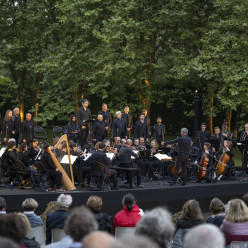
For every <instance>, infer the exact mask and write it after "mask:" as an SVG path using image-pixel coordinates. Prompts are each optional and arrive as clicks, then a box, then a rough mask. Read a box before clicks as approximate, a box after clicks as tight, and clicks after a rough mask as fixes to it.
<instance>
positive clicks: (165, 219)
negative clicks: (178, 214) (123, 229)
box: [135, 207, 175, 247]
mask: <svg viewBox="0 0 248 248" xmlns="http://www.w3.org/2000/svg"><path fill="white" fill-rule="evenodd" d="M174 232H175V226H174V224H173V223H172V220H171V215H170V213H169V212H168V211H167V210H166V209H164V208H161V207H158V208H154V209H153V210H151V211H148V212H146V213H145V215H144V216H143V217H142V219H141V220H140V221H139V222H138V223H137V225H136V230H135V234H138V235H144V236H146V237H149V238H150V239H151V240H153V241H154V242H155V243H157V244H158V245H159V246H160V247H167V245H168V243H169V242H170V241H171V240H172V239H173V235H174Z"/></svg>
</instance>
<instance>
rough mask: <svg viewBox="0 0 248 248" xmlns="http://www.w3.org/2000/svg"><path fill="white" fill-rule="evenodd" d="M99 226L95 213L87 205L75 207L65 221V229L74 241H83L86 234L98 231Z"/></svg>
mask: <svg viewBox="0 0 248 248" xmlns="http://www.w3.org/2000/svg"><path fill="white" fill-rule="evenodd" d="M97 228H98V224H97V222H96V219H95V217H94V215H93V214H92V213H91V212H90V211H89V210H88V209H87V208H85V207H78V208H74V209H73V210H72V211H71V212H70V213H69V215H68V217H67V219H66V222H65V229H66V231H67V232H68V234H69V235H70V237H71V238H72V239H73V241H74V242H81V240H82V239H83V238H84V237H85V236H86V235H88V234H89V233H91V232H94V231H96V230H97Z"/></svg>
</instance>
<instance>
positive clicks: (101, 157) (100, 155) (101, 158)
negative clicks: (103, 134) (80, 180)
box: [90, 143, 117, 189]
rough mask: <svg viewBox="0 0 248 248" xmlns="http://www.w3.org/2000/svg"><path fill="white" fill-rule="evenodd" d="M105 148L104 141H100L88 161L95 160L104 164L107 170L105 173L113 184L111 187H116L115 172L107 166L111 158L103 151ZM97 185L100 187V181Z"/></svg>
mask: <svg viewBox="0 0 248 248" xmlns="http://www.w3.org/2000/svg"><path fill="white" fill-rule="evenodd" d="M105 148H106V147H105V145H104V143H100V144H99V146H98V150H97V151H96V152H95V153H93V154H92V155H91V157H90V161H91V162H93V161H96V162H99V163H101V164H103V165H104V166H105V168H106V170H107V174H108V176H109V178H110V179H111V180H112V182H113V186H114V187H113V188H114V189H117V172H116V171H115V170H112V169H109V166H110V165H111V160H110V159H109V158H108V157H107V156H106V154H105V153H104V151H105ZM97 186H98V187H100V188H101V186H102V181H101V182H100V183H99V184H98V185H97Z"/></svg>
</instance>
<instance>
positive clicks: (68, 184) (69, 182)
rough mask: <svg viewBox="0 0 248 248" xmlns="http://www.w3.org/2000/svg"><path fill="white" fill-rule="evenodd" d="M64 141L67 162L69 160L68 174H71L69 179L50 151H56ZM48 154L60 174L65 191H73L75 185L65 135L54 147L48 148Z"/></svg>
mask: <svg viewBox="0 0 248 248" xmlns="http://www.w3.org/2000/svg"><path fill="white" fill-rule="evenodd" d="M63 141H65V142H66V150H67V155H68V160H69V166H70V173H71V179H70V178H69V177H68V175H67V173H66V172H65V170H64V169H63V167H62V166H61V164H60V163H59V161H58V160H57V158H56V157H55V155H54V154H53V152H52V149H56V148H58V147H59V145H60V144H61V143H62V142H63ZM48 152H49V154H50V155H51V157H52V160H53V163H54V165H55V167H56V168H57V169H58V170H59V171H60V172H61V173H62V184H63V186H64V188H65V190H67V191H70V190H75V189H76V188H75V185H74V178H73V171H72V165H71V157H70V149H69V144H68V139H67V135H66V134H65V135H63V136H61V137H60V139H59V141H58V142H57V144H56V145H55V146H50V147H49V149H48Z"/></svg>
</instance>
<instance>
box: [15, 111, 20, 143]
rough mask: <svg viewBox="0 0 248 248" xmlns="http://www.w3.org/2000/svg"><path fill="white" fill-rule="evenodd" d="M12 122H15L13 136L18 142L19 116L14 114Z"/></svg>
mask: <svg viewBox="0 0 248 248" xmlns="http://www.w3.org/2000/svg"><path fill="white" fill-rule="evenodd" d="M14 122H15V130H16V131H15V135H14V138H15V139H16V143H18V142H19V137H20V134H21V117H20V116H19V115H18V116H15V115H14Z"/></svg>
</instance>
